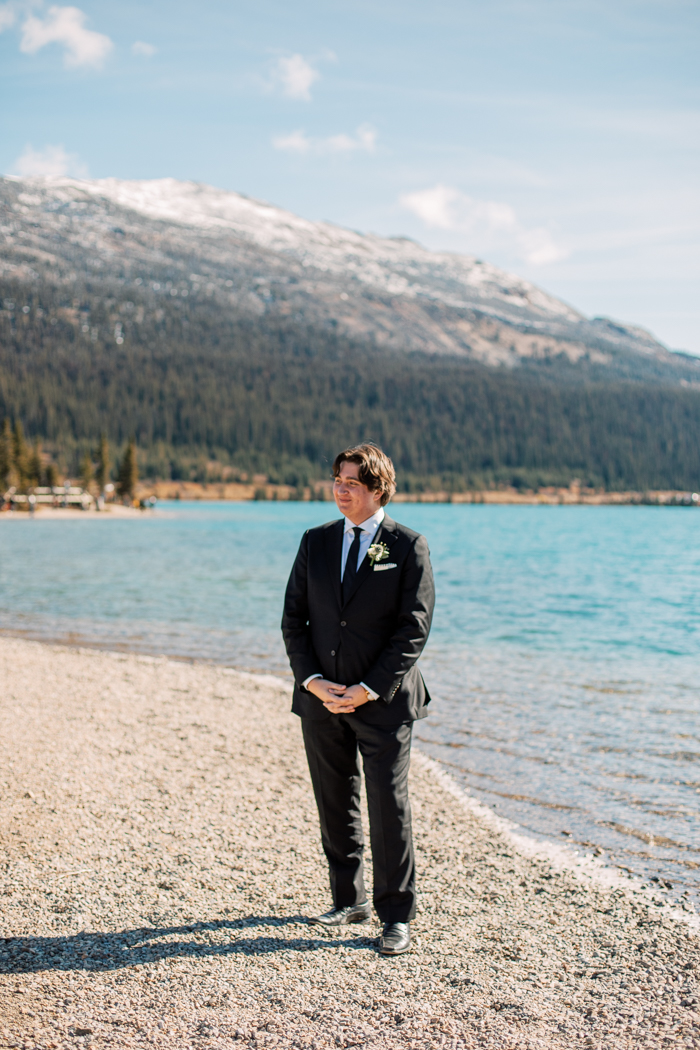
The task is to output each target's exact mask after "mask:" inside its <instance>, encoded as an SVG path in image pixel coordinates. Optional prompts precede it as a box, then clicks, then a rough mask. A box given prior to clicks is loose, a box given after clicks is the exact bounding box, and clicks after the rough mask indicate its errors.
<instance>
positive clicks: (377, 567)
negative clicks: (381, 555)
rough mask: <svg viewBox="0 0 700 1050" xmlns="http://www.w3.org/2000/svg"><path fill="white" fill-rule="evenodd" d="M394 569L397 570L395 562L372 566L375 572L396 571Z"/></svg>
mask: <svg viewBox="0 0 700 1050" xmlns="http://www.w3.org/2000/svg"><path fill="white" fill-rule="evenodd" d="M396 568H398V566H397V564H396V562H395V561H387V562H385V563H384V564H381V563H380V564H379V565H375V566H374V571H375V572H384V570H385V569H396Z"/></svg>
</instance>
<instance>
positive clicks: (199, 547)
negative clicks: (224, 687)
mask: <svg viewBox="0 0 700 1050" xmlns="http://www.w3.org/2000/svg"><path fill="white" fill-rule="evenodd" d="M334 510H335V508H334V507H333V506H332V505H329V504H320V503H277V504H276V503H264V502H259V503H214V504H212V503H208V504H188V503H171V504H162V505H161V506H160V508H159V509H158V511H157V512H156V513H155V514H153V515H151V516H144V517H143V519H140V520H118V519H109V518H108V517H107V516H105V518H104V519H94V518H89V519H88V518H86V519H85V520H70V521H56V520H44V521H42V520H41V519H40V518H38V519H36V520H34V521H29V520H27V519H26V518H24V517H22V518H21V520H20V515H16V516H13V517H14V518H15V520H8V518H9V517H10V516H9V515H7V516H5V515H3V519H2V520H0V629H2V630H4V631H11V632H17V633H20V634H22V635H24V636H26V637H32V638H52V639H58V640H62V641H69V640H72V641H82V642H87V643H91V644H98V645H103V646H105V647H110V648H119V647H124V648H126V649H129V650H133V651H143V652H157V653H168V654H172V655H179V656H191V657H198V658H205V659H210V660H215V661H223V662H225V663H227V664H230V665H232V666H234V667H238V668H242V669H247V670H253V671H268V672H269V671H272V672H275V673H281V674H288V668H287V665H286V661H285V657H284V651H283V648H282V643H281V639H280V634H279V621H280V615H281V604H282V596H283V592H284V586H285V583H286V578H287V575H288V572H289V568H290V566H291V563H292V560H293V558H294V554H295V551H296V548H297V545H298V542H299V538H300V536H301V533H302V532H303V530H304V529H305V528H308V527H309V526H313V525H316V524H319V523H321V522H323V521H326V520H328V519H329V518H332V517H335V516H336V515H335V513H334ZM392 513H395V516H396V517H397V518H398V519H399V520H400V521H402V522H404V523H405V524H406V525H409V526H410V527H411V528H415V529H418V530H419V531H421V532H423V533H424V534H425V535H426V536H427V537H428V540H429V543H430V547H431V552H432V557H433V563H434V567H435V575H436V585H437V606H436V613H435V621H434V627H433V633H432V635H431V638H430V642H429V645H428V648H427V649H426V652H425V655H424V657H423V660H422V667H423V673H424V676H425V678H426V680H427V682H428V685H429V687H430V690H431V692H432V695H433V698H434V703H433V705H432V708H431V716H430V717H429V718H428V719H425V720H423V721H422V722H420V723H418V724H417V726H416V737H417V741H418V745H419V746H420V747H421V748H422V749H423V750H424V751H426V752H427V753H428V754H430V755H431V756H432V757H433V758H435V759H437V760H439V761H440V762H441V763H443V764H444V765H445V767H446V768H448V769H449V770H450V771H451V772H452V773H453V775H455V776H456V777H457V778H458V779H459V780H460V781H461V782H463V783H464V784H465V785H466V786H467V787H468V789H469V790H470V791H471V793H472V794H474V795H475V796H477V797H478V798H479V799H480V800H481V801H483V802H485V803H487V804H488V805H490V806H493V807H496V811H497V812H498V813H499V814H501V815H503V816H506V817H509V818H511V819H513V820H515V821H517V822H518V823H519V824H520V825H521V826H522V828H523V829H524V830H526V831H528V832H529V833H531V834H532V835H534V836H536V837H540V838H549V839H555V840H556V841H558V842H567V843H569V844H571V845H572V846H573V848H576V849H579V850H581V851H584V852H591V851H594V850H602V856H603V857H604V859H605V860H606V861H607V862H608V863H611V864H615V865H619V866H620V867H622V868H626V869H628V870H630V871H633V872H636V873H638V874H641V875H644V876H646V877H654V878H657V879H658V878H661V879H663V880H665V881H668V882H669V883H671V884H672V889H670V888H669V889H668V892H669V895H670V896H674V897H675V896H677V895H680V894H681V893H683V892H684V891H685V892H689V893H690V894H691V896H696V895H697V893H698V889H699V887H700V819H699V817H698V802H699V801H700V767H699V765H698V760H699V759H700V587H699V582H700V513H698V512H697V511H696V510H693V509H684V508H676V509H670V508H668V509H666V508H654V507H515V506H506V507H495V506H483V505H466V506H465V505H444V504H443V505H415V504H414V505H401V506H398V507H397V508H395V510H394V511H393V512H392ZM563 833H568V834H567V835H563Z"/></svg>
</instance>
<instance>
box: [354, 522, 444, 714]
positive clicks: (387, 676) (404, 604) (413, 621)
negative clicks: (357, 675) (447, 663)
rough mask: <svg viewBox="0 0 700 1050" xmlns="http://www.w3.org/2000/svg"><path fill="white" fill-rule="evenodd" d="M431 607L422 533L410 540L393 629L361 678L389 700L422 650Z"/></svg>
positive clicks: (430, 583)
mask: <svg viewBox="0 0 700 1050" xmlns="http://www.w3.org/2000/svg"><path fill="white" fill-rule="evenodd" d="M434 607H435V584H434V582H433V570H432V566H431V564H430V551H429V550H428V542H427V540H426V538H425V536H418V537H417V538H416V540H415V542H414V543H413V545H412V547H411V550H410V552H409V555H408V557H407V558H406V564H405V568H404V578H403V585H402V591H401V602H400V605H399V611H398V615H397V619H396V627H395V629H394V633H393V634H392V636H391V638H390V639H389V641H388V643H387V645H386V646H385V647H384V649H383V650H382V652H381V654H380V656H379V658H378V659H377V660H376V661H375V663H374V665H373V667H372V668H371V670H369V671H368V672H367V673H366V674H365V675H364V677H363V680H364V682H365V683H366V684H367V685H368V686H369V687H370V688H371V689H373V690H374V692H375V693H379V695H380V697H381V698H382V700H384V701H385V702H386V703H391V701H392V699H393V697H394V694H395V693H396V690H397V689H398V688H399V686H400V685H401V682H402V680H403V678H404V676H405V675H406V673H407V672H408V671H410V669H411V668H412V667H413V665H414V664H415V663H416V661H417V659H418V657H419V656H420V654H421V653H422V651H423V648H424V646H425V643H426V642H427V640H428V634H429V633H430V624H431V622H432V619H433V609H434Z"/></svg>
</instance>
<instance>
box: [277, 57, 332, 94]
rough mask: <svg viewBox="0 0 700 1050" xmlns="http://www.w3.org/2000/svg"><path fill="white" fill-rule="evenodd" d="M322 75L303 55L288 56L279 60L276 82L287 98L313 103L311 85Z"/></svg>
mask: <svg viewBox="0 0 700 1050" xmlns="http://www.w3.org/2000/svg"><path fill="white" fill-rule="evenodd" d="M320 75H321V74H320V73H319V72H317V70H315V69H314V68H313V66H312V65H310V64H309V63H308V62H307V61H306V59H305V58H304V56H303V55H288V56H284V57H282V58H279V59H278V60H277V64H276V66H275V80H276V81H277V83H278V84H279V85H280V87H281V89H282V93H283V94H284V95H286V96H287V98H298V99H301V100H302V101H304V102H310V101H311V85H312V84H313V83H314V82H315V81H316V80H318V78H319V77H320Z"/></svg>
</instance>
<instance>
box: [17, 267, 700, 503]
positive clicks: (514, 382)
mask: <svg viewBox="0 0 700 1050" xmlns="http://www.w3.org/2000/svg"><path fill="white" fill-rule="evenodd" d="M62 295H63V293H61V292H60V291H57V290H55V289H53V288H49V287H43V286H42V287H37V286H32V287H31V288H27V287H25V286H22V285H15V286H8V287H6V288H5V289H4V292H3V302H4V308H3V309H2V311H0V418H2V417H3V416H5V417H8V418H12V419H13V420H17V421H20V422H21V423H22V424H23V426H24V428H25V430H26V432H27V433H28V434H29V435H30V436H31V438H32V439H34V438H39V439H40V440H41V441H42V442H43V446H44V448H45V450H47V451H48V452H49V453H50V454H51V456H52V457H53V459H55V460H56V462H58V461H59V460H61V457H62V461H63V469H65V470H68V471H73V472H74V473H77V471H78V470H79V469H80V464H81V461H82V460H83V459H84V457H85V454H86V453H89V454H91V455H92V454H93V450H94V447H95V445H96V441H97V437H98V435H99V434H100V433H101V432H103V433H105V434H106V435H107V437H108V438H109V441H110V442H111V443H112V445H114V446H116V447H117V448H119V449H122V448H124V447H125V445H126V443H127V442H128V441H129V440H130V439H131V438H133V439H134V440H135V443H136V445H137V447H138V449H139V459H140V470H141V473H142V475H145V476H147V477H162V478H176V479H177V478H193V479H195V480H201V481H204V480H214V479H216V477H217V472H218V474H219V476H222V475H223V474H225V473H226V472H227V471H228V472H229V475H230V474H231V472H233V473H234V474H237V475H239V476H240V475H243V474H246V473H247V474H253V473H259V474H265V475H267V476H268V478H269V479H270V480H271V481H273V482H282V483H286V484H290V485H297V486H299V485H304V484H308V483H309V482H310V481H313V480H315V479H318V478H321V477H325V476H327V475H328V472H329V469H330V463H331V462H332V459H333V456H334V455H335V453H336V452H337V450H338V449H339V448H341V447H344V446H345V445H347V444H349V443H352V442H356V441H360V440H369V439H371V440H374V441H376V442H377V443H378V444H380V445H382V447H384V448H386V449H387V450H388V451H389V452H390V454H391V455H392V457H393V458H394V461H395V463H396V465H397V470H398V475H399V481H400V485H401V488H403V489H404V490H406V489H408V490H410V489H420V488H425V487H430V488H433V487H441V488H448V489H453V490H460V489H465V488H478V487H484V486H489V485H494V484H500V483H504V484H514V485H516V486H523V487H528V488H531V487H533V488H536V487H539V486H542V485H552V484H554V485H560V484H568V483H569V482H570V481H571V480H572V479H573V478H579V479H580V480H581V481H582V483H583V484H584V485H590V486H593V487H605V488H607V489H637V490H644V489H652V488H676V489H691V488H695V489H697V488H698V487H699V486H700V391H698V390H697V389H694V388H681V387H678V386H671V385H665V386H664V385H659V384H650V383H633V382H621V381H615V382H604V381H602V380H601V379H600V378H597V379H596V380H591V379H590V378H587V377H586V376H579V381H576V382H572V381H571V369H570V368H569V370H568V372H567V374H566V377H565V381H564V379H563V378H558V377H557V374H556V372H555V373H553V372H552V370H551V368H550V369H549V370H547V369H542V370H540V371H537V370H536V369H530V370H512V371H506V370H492V369H487V368H483V367H479V366H476V365H474V364H472V363H470V362H468V361H465V360H462V359H456V358H450V357H433V356H430V357H429V356H424V355H400V354H388V353H386V352H381V351H379V350H377V349H376V348H374V347H368V346H367V344H365V343H361V344H360V343H353V342H352V341H351V340H349V339H347V338H344V337H341V336H339V335H338V334H337V333H336V332H335V330H334V329H333V327H332V326H328V327H325V328H314V329H309V328H304V327H302V326H301V325H300V323H299V322H296V321H295V320H294V319H293V318H290V319H289V320H286V321H285V320H279V319H277V320H275V321H272V320H269V319H266V318H262V319H259V320H257V321H256V320H251V319H246V318H243V317H239V318H237V319H236V318H233V319H232V318H231V316H230V315H226V316H224V315H222V314H221V312H220V311H217V309H216V307H215V304H213V305H211V304H210V305H207V303H191V302H189V301H188V302H187V303H183V302H181V301H179V300H178V301H177V302H176V303H173V304H170V303H168V302H167V300H164V299H162V298H161V299H160V300H158V301H154V300H152V298H149V297H148V295H147V294H146V293H144V296H143V299H142V300H139V299H138V298H136V296H135V293H134V291H133V289H132V290H131V291H130V292H129V295H130V296H131V297H132V298H131V299H126V298H125V293H124V292H123V291H121V290H119V289H116V290H115V289H112V290H111V292H110V294H109V295H107V294H106V292H105V289H103V288H102V289H100V288H97V289H91V288H90V287H89V286H85V287H82V288H80V289H79V291H78V292H76V290H75V289H72V290H71V296H72V297H71V298H70V299H69V298H67V297H65V296H63V297H62ZM8 303H9V304H10V305H9V306H8ZM562 376H563V372H562Z"/></svg>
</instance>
